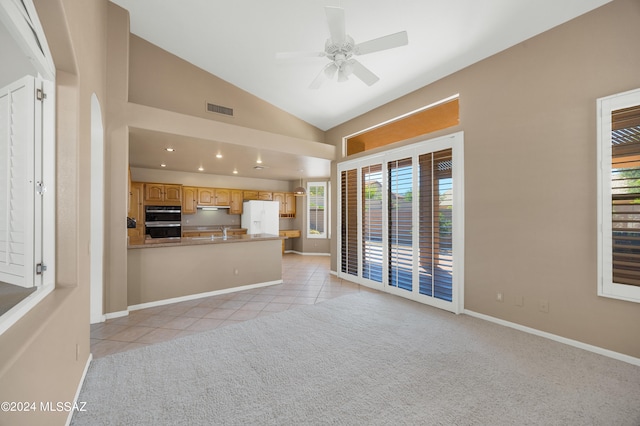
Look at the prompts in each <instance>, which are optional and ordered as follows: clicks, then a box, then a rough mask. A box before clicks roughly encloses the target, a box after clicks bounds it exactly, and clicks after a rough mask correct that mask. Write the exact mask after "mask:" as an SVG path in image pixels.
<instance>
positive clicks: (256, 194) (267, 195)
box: [243, 191, 273, 201]
mask: <svg viewBox="0 0 640 426" xmlns="http://www.w3.org/2000/svg"><path fill="white" fill-rule="evenodd" d="M243 196H244V199H245V201H246V200H264V201H271V200H273V192H267V191H243Z"/></svg>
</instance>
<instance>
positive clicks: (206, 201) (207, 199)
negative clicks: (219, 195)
mask: <svg viewBox="0 0 640 426" xmlns="http://www.w3.org/2000/svg"><path fill="white" fill-rule="evenodd" d="M215 202H216V190H215V189H214V188H198V205H199V206H214V205H215Z"/></svg>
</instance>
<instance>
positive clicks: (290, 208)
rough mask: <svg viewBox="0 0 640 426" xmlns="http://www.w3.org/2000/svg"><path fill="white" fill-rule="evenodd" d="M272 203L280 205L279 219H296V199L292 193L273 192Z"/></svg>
mask: <svg viewBox="0 0 640 426" xmlns="http://www.w3.org/2000/svg"><path fill="white" fill-rule="evenodd" d="M273 201H278V202H279V203H280V217H296V199H295V196H294V195H293V192H274V193H273Z"/></svg>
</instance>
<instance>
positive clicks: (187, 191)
mask: <svg viewBox="0 0 640 426" xmlns="http://www.w3.org/2000/svg"><path fill="white" fill-rule="evenodd" d="M197 202H198V188H194V187H193V186H184V187H182V214H195V213H196V210H197V208H196V206H197V205H198V204H197Z"/></svg>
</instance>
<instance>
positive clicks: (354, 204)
mask: <svg viewBox="0 0 640 426" xmlns="http://www.w3.org/2000/svg"><path fill="white" fill-rule="evenodd" d="M341 182H342V187H341V191H340V192H341V195H340V198H341V203H342V213H341V219H342V229H341V237H342V244H341V249H342V259H341V263H342V265H341V266H342V272H345V273H347V274H350V275H358V171H357V170H356V169H352V170H345V171H343V172H342V173H341Z"/></svg>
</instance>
